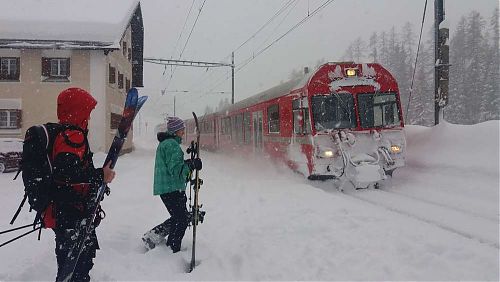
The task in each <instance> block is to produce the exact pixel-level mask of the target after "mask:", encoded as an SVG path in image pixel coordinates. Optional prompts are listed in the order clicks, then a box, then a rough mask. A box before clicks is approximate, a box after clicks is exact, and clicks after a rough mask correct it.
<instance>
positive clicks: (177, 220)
mask: <svg viewBox="0 0 500 282" xmlns="http://www.w3.org/2000/svg"><path fill="white" fill-rule="evenodd" d="M160 197H161V200H162V201H163V204H164V205H165V207H166V208H167V210H168V212H169V213H170V220H171V222H170V234H169V235H168V238H167V246H170V248H171V249H172V251H173V252H174V253H176V252H178V251H180V250H181V242H182V238H183V237H184V233H185V232H186V228H187V226H188V218H187V215H188V211H187V208H186V202H187V197H186V192H185V191H174V192H170V193H165V194H161V195H160ZM165 223H166V222H164V223H163V224H165ZM155 228H156V227H155Z"/></svg>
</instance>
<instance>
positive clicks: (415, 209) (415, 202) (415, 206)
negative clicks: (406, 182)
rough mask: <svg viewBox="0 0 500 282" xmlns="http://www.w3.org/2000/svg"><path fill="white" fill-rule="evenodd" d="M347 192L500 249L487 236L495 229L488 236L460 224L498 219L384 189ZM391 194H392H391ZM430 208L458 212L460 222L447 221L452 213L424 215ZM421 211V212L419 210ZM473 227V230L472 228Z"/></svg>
mask: <svg viewBox="0 0 500 282" xmlns="http://www.w3.org/2000/svg"><path fill="white" fill-rule="evenodd" d="M363 192H365V193H363ZM371 192H376V193H387V194H386V195H384V196H381V195H377V196H376V197H372V196H373V193H371ZM345 194H346V195H348V196H349V197H353V198H356V199H358V200H361V201H364V202H367V203H370V204H372V205H375V206H378V207H381V208H384V209H387V210H390V211H392V212H396V213H399V214H402V215H405V216H408V217H411V218H414V219H417V220H420V221H423V222H426V223H428V224H431V225H434V226H436V227H439V228H442V229H444V230H447V231H449V232H452V233H455V234H458V235H460V236H463V237H465V238H467V239H471V240H476V241H479V242H481V243H483V244H486V245H489V246H491V247H494V248H496V249H499V244H498V242H496V241H495V238H491V236H490V237H488V236H487V235H488V234H493V235H494V234H495V232H494V230H493V232H491V231H490V232H487V233H485V234H486V236H484V235H483V234H484V233H482V232H480V231H479V232H473V231H475V228H466V229H465V230H464V228H460V226H464V225H463V223H464V222H474V221H486V224H487V225H488V226H491V227H495V224H496V223H498V221H495V220H492V219H490V218H484V217H480V218H478V216H477V215H476V214H472V213H470V212H468V211H464V210H460V209H458V210H457V209H455V208H450V207H447V206H446V205H442V204H438V203H434V202H430V201H426V200H420V199H416V198H415V197H408V196H406V195H401V194H398V193H392V192H388V191H384V190H374V191H370V190H368V191H355V192H353V193H345ZM389 194H390V196H389ZM393 195H395V196H397V197H392V196H393ZM401 196H403V197H408V198H409V199H410V202H411V203H410V205H409V206H411V209H410V208H405V207H404V206H405V204H408V201H405V200H403V199H401V198H400V197H401ZM398 197H399V199H397V205H396V206H397V207H395V206H391V205H390V204H389V203H394V202H395V201H394V198H398ZM432 206H434V207H432ZM429 210H433V211H432V213H434V212H436V213H448V214H450V213H456V214H457V215H453V217H455V218H456V219H457V220H458V222H454V223H456V224H455V225H453V224H449V223H447V222H446V221H447V220H449V216H450V215H447V216H446V219H442V220H439V219H437V218H436V217H429V216H425V215H422V214H423V213H427V214H428V213H430V212H429ZM419 211H421V212H419ZM458 214H460V215H458ZM467 217H469V218H467ZM470 217H473V218H472V219H471V218H470ZM484 224H485V223H484V222H483V223H482V225H483V226H484ZM471 229H473V230H471ZM497 239H498V238H497Z"/></svg>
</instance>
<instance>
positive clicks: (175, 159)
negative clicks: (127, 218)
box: [153, 133, 190, 195]
mask: <svg viewBox="0 0 500 282" xmlns="http://www.w3.org/2000/svg"><path fill="white" fill-rule="evenodd" d="M158 141H160V144H158V148H157V149H156V158H155V176H154V186H153V195H161V194H165V193H170V192H174V191H185V190H186V182H187V178H188V176H189V173H190V169H189V167H188V166H187V165H186V164H185V163H184V152H183V151H182V149H181V146H180V144H181V142H182V139H181V138H180V137H178V136H175V135H172V134H170V133H159V134H158Z"/></svg>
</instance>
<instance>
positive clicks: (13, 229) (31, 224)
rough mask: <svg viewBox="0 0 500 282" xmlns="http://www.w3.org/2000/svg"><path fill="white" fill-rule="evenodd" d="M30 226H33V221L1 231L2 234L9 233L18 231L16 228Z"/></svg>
mask: <svg viewBox="0 0 500 282" xmlns="http://www.w3.org/2000/svg"><path fill="white" fill-rule="evenodd" d="M30 226H33V223H30V224H26V225H24V226H19V227H16V228H12V229H9V230H4V231H0V235H1V234H4V233H9V232H12V231H16V230H19V229H24V228H26V227H30Z"/></svg>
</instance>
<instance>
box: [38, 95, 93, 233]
mask: <svg viewBox="0 0 500 282" xmlns="http://www.w3.org/2000/svg"><path fill="white" fill-rule="evenodd" d="M96 105H97V101H96V100H95V99H94V98H93V97H92V96H91V95H90V94H89V93H88V92H87V91H85V90H83V89H80V88H68V89H66V90H64V91H62V92H61V93H60V94H59V96H58V97H57V117H58V118H59V123H60V124H63V125H69V126H72V128H71V129H66V130H64V131H62V132H61V133H59V135H57V137H56V139H55V141H54V146H53V151H52V164H53V177H54V181H55V183H56V184H57V187H56V191H55V195H54V202H53V204H52V205H50V206H49V207H48V208H47V210H46V212H45V216H44V224H45V227H46V228H55V227H62V228H65V226H68V227H70V226H71V225H72V223H73V222H74V221H75V220H79V219H81V218H83V217H84V216H85V207H86V203H87V201H88V193H89V189H91V188H92V187H96V186H99V185H100V184H101V183H102V180H103V172H102V169H100V168H99V169H96V168H95V167H94V164H93V162H92V153H91V152H90V148H89V146H88V141H87V136H86V135H87V127H88V121H89V119H90V113H91V112H92V110H93V109H94V108H95V106H96Z"/></svg>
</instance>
